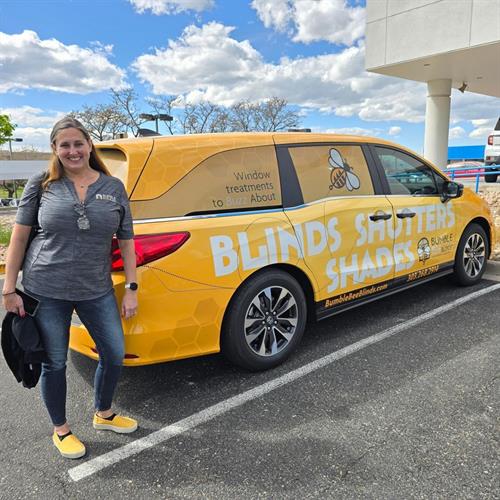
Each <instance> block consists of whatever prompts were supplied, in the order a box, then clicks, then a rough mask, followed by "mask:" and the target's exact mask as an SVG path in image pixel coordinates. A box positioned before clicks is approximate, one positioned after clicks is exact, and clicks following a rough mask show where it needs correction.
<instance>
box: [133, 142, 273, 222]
mask: <svg viewBox="0 0 500 500" xmlns="http://www.w3.org/2000/svg"><path fill="white" fill-rule="evenodd" d="M275 206H281V188H280V182H279V173H278V164H277V160H276V152H275V149H274V146H258V147H250V148H239V149H231V150H228V151H222V152H220V153H217V154H214V155H213V156H210V157H209V158H207V159H206V160H204V161H202V162H201V163H200V164H199V165H198V166H196V167H195V168H193V170H191V171H190V172H189V173H188V174H187V175H185V176H184V177H183V178H182V179H180V180H179V182H177V183H176V184H174V185H173V186H172V187H171V188H170V189H169V190H168V191H167V192H166V193H164V194H163V195H161V196H159V197H158V198H155V199H153V200H141V201H140V202H136V203H135V204H133V206H132V211H133V215H134V217H136V218H148V217H175V216H184V215H196V214H204V213H214V212H226V211H237V210H249V209H263V208H268V207H275Z"/></svg>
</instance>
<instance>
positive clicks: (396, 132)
mask: <svg viewBox="0 0 500 500" xmlns="http://www.w3.org/2000/svg"><path fill="white" fill-rule="evenodd" d="M400 133H401V127H390V128H389V135H391V136H395V135H399V134H400Z"/></svg>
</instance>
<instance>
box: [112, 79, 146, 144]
mask: <svg viewBox="0 0 500 500" xmlns="http://www.w3.org/2000/svg"><path fill="white" fill-rule="evenodd" d="M111 97H112V98H113V105H114V106H115V107H116V109H117V110H118V111H119V112H120V113H122V114H123V115H124V116H125V120H126V121H125V123H124V126H125V128H126V130H130V131H131V132H132V134H133V135H134V136H135V137H137V136H138V135H139V129H140V128H141V125H142V124H143V123H144V120H142V119H141V118H140V116H139V115H140V114H141V112H140V110H139V109H138V103H137V101H138V100H139V97H138V95H137V93H136V92H135V91H134V89H132V88H128V89H124V90H114V89H111Z"/></svg>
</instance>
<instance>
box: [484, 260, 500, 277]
mask: <svg viewBox="0 0 500 500" xmlns="http://www.w3.org/2000/svg"><path fill="white" fill-rule="evenodd" d="M486 272H487V273H488V274H493V275H494V276H500V261H498V260H489V261H488V266H487V267H486Z"/></svg>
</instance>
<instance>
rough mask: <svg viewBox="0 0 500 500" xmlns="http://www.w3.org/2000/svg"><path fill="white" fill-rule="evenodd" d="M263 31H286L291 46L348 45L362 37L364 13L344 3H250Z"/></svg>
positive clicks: (273, 0) (311, 0)
mask: <svg viewBox="0 0 500 500" xmlns="http://www.w3.org/2000/svg"><path fill="white" fill-rule="evenodd" d="M251 5H252V7H253V8H254V9H255V10H256V11H257V15H258V16H259V18H260V19H261V21H262V22H263V23H264V26H266V27H267V28H271V27H272V28H274V29H276V30H277V31H280V32H284V31H287V30H289V31H290V32H291V35H292V37H293V41H295V42H303V43H311V42H315V41H319V40H326V41H328V42H331V43H338V44H344V45H352V44H353V43H354V42H355V41H356V40H358V39H359V38H361V37H362V36H363V35H364V31H365V9H364V8H363V7H351V6H350V5H348V3H347V2H346V1H345V0H253V1H252V4H251Z"/></svg>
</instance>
